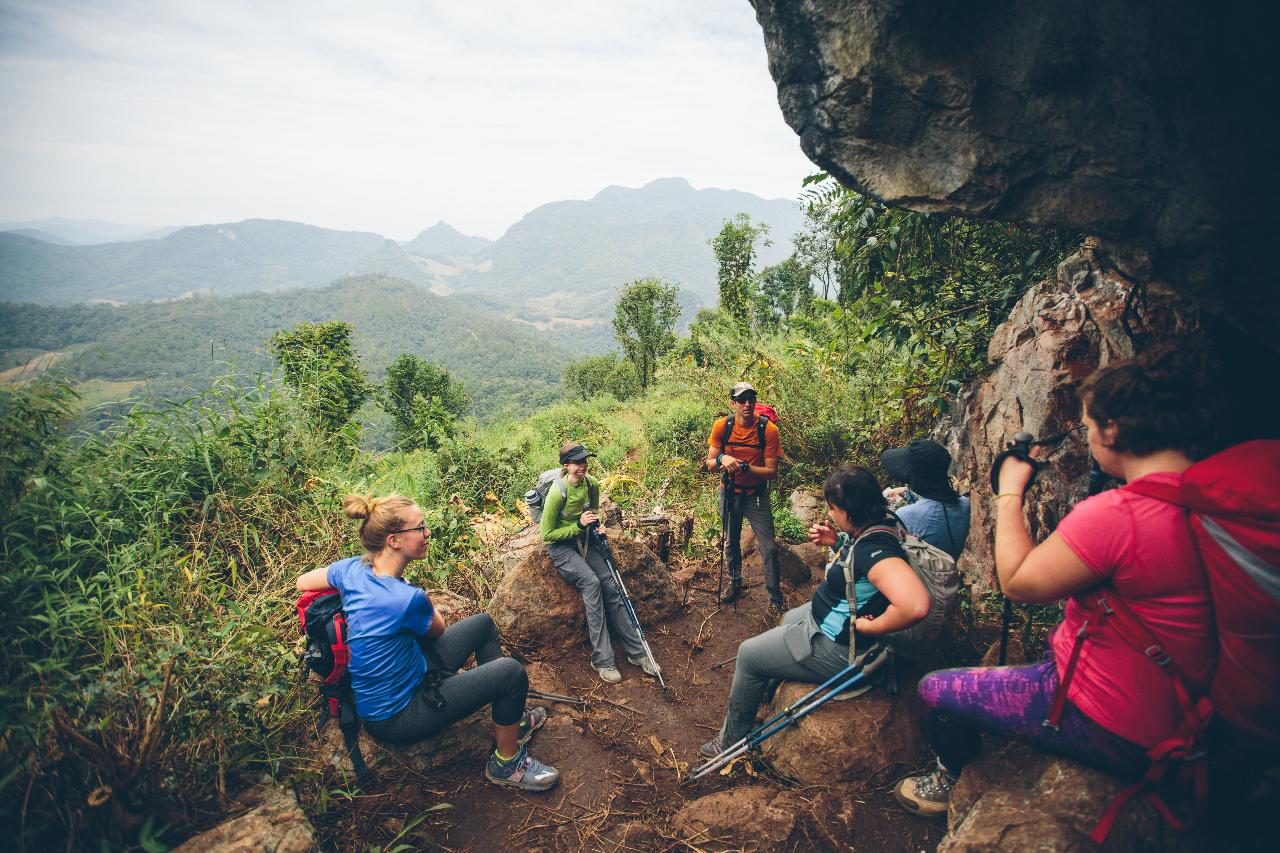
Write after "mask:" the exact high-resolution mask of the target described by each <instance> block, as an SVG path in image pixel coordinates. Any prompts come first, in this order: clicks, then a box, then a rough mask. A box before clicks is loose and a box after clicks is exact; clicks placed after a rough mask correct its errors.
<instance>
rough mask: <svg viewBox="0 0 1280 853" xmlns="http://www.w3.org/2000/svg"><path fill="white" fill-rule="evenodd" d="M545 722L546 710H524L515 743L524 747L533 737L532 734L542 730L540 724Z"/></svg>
mask: <svg viewBox="0 0 1280 853" xmlns="http://www.w3.org/2000/svg"><path fill="white" fill-rule="evenodd" d="M546 721H547V709H546V708H525V709H524V716H523V717H521V718H520V731H519V734H517V735H516V743H518V744H520V745H521V746H524V745H525V744H526V743H528V742H529V738H531V737H533V733H534V732H536V731H537V730H538V729H540V728H542V724H543V723H545V722H546Z"/></svg>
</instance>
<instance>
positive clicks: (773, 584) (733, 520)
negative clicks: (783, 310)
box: [703, 382, 787, 618]
mask: <svg viewBox="0 0 1280 853" xmlns="http://www.w3.org/2000/svg"><path fill="white" fill-rule="evenodd" d="M729 401H730V403H731V404H732V406H733V414H732V415H726V416H725V417H722V418H718V419H717V420H716V422H715V423H714V424H712V426H711V435H710V436H709V437H708V438H707V458H706V461H705V462H704V463H703V464H704V465H705V467H706V469H707V470H708V471H720V472H722V473H723V475H724V476H723V480H722V483H721V486H720V518H721V520H722V523H724V528H725V529H724V536H725V550H726V555H725V561H726V563H727V568H728V570H729V587H728V589H727V590H725V592H724V594H723V595H722V596H721V598H720V600H721V601H722V602H724V603H726V604H728V603H730V602H733V601H736V600H737V598H738V596H739V595H741V594H742V547H741V544H740V543H741V538H742V519H743V518H746V519H747V520H748V521H750V522H751V530H752V531H753V532H754V533H755V535H756V543H757V544H758V545H759V547H760V560H761V561H762V562H763V563H764V588H765V589H766V590H767V591H768V593H769V612H770V614H771V615H773V616H774V617H775V618H777V617H780V616H782V614H783V613H785V612H786V609H787V605H786V600H785V599H783V597H782V589H781V587H779V585H778V546H777V543H776V542H775V541H774V538H773V506H772V504H770V503H769V481H770V480H772V479H773V478H774V477H777V476H778V459H779V458H780V457H781V456H782V440H781V438H780V437H779V433H778V426H777V424H775V423H773V422H772V421H768V420H767V419H766V421H765V422H764V432H763V435H762V434H761V430H760V424H761V423H762V422H761V421H760V419H759V416H758V415H757V414H756V389H755V388H753V387H751V384H750V383H748V382H739V383H738V384H737V385H734V386H733V388H732V389H731V390H730V391H729ZM729 417H732V418H733V430H732V432H731V434H730V435H728V436H727V437H726V436H725V425H726V423H727V421H728V419H729ZM762 438H763V441H761V439H762Z"/></svg>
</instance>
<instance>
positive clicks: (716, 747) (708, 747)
mask: <svg viewBox="0 0 1280 853" xmlns="http://www.w3.org/2000/svg"><path fill="white" fill-rule="evenodd" d="M722 752H724V744H723V743H721V741H720V735H716V736H715V737H713V738H712V739H711V740H709V741H707V742H706V743H704V744H703V745H702V746H700V747H698V754H699V755H701V756H702V757H703V758H715V757H716V756H717V755H719V754H720V753H722Z"/></svg>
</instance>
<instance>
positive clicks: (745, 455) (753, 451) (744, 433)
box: [707, 415, 782, 489]
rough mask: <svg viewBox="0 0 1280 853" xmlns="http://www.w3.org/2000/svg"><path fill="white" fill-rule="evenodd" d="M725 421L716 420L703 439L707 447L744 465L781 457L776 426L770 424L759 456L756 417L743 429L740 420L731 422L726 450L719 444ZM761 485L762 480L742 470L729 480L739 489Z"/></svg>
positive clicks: (780, 445)
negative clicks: (731, 431) (708, 433)
mask: <svg viewBox="0 0 1280 853" xmlns="http://www.w3.org/2000/svg"><path fill="white" fill-rule="evenodd" d="M726 418H728V415H725V416H724V417H723V418H716V422H715V423H714V424H712V425H711V435H710V436H708V438H707V444H708V445H709V446H710V447H713V448H715V449H716V450H717V451H722V452H724V453H725V454H727V455H729V456H732V457H734V458H735V459H741V460H742V461H743V462H746V463H747V464H748V465H763V464H764V460H766V459H777V458H778V457H780V456H782V439H781V438H780V437H779V434H778V426H777V424H775V423H774V422H773V421H769V425H768V426H766V427H765V428H764V452H763V453H761V451H760V424H759V420H760V416H759V415H757V416H756V419H755V420H753V421H752V422H751V426H743V425H742V419H741V418H734V420H733V434H732V435H730V436H729V446H728V447H726V446H725V445H724V444H723V443H722V442H721V439H722V438H723V437H724V422H725V419H726ZM763 482H764V477H761V476H760V475H759V474H755V473H752V472H750V471H748V470H746V469H745V468H744V469H742V471H740V472H739V473H738V474H736V475H735V476H734V478H733V484H734V486H736V487H738V488H740V489H746V488H751V487H753V486H758V485H759V484H761V483H763Z"/></svg>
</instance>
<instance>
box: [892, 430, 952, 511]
mask: <svg viewBox="0 0 1280 853" xmlns="http://www.w3.org/2000/svg"><path fill="white" fill-rule="evenodd" d="M880 464H881V466H883V467H884V470H885V471H886V472H887V473H888V474H889V476H890V477H892V478H893V479H894V481H895V482H898V483H906V484H907V487H908V488H909V489H911V491H912V492H914V493H915V494H917V495H919V496H920V497H922V498H929V499H931V500H935V501H941V502H942V503H948V504H950V503H955V502H956V501H957V500H958V499H959V497H960V493H959V492H957V491H956V490H955V489H954V488H953V487H952V485H951V478H950V477H948V476H947V471H948V469H950V468H951V454H950V453H948V452H947V449H946V448H945V447H943V446H942V445H941V444H938V443H937V442H936V441H930V440H929V439H927V438H918V439H916V440H915V441H913V442H911V443H910V444H908V445H907V446H906V447H895V448H893V449H892V450H886V451H885V452H884V453H881V454H880Z"/></svg>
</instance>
